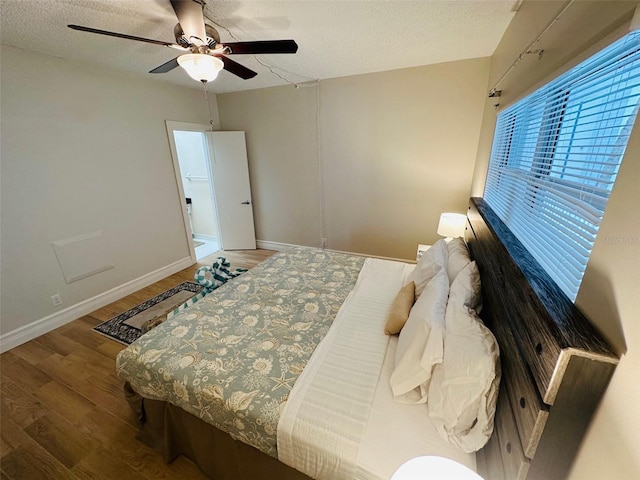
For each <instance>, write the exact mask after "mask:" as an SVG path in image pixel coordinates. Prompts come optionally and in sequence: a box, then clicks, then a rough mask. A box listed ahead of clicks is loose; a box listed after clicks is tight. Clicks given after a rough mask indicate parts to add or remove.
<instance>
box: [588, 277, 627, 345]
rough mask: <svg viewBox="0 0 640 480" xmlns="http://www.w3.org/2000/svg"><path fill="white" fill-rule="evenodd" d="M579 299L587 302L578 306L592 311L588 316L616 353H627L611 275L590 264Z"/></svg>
mask: <svg viewBox="0 0 640 480" xmlns="http://www.w3.org/2000/svg"><path fill="white" fill-rule="evenodd" d="M584 299H586V300H584ZM578 300H580V303H582V304H585V305H584V307H583V306H582V305H577V306H578V308H580V310H582V311H583V313H584V312H591V313H590V314H589V315H587V318H588V319H589V321H590V322H591V324H592V325H594V326H595V327H596V328H597V329H598V330H599V331H600V333H602V335H603V336H604V337H605V338H606V339H607V340H608V341H609V343H610V344H611V347H612V348H613V350H614V351H615V352H616V354H618V356H621V355H623V354H624V353H626V351H627V343H626V341H625V339H624V330H623V328H622V322H621V321H620V313H619V310H618V301H617V299H616V295H615V292H614V290H613V286H612V285H611V281H610V280H609V277H608V276H607V275H605V274H604V273H602V272H601V271H600V270H598V269H597V268H596V267H595V266H589V268H587V270H586V272H585V275H584V278H583V279H582V284H581V286H580V292H579V294H578ZM585 315H586V313H585Z"/></svg>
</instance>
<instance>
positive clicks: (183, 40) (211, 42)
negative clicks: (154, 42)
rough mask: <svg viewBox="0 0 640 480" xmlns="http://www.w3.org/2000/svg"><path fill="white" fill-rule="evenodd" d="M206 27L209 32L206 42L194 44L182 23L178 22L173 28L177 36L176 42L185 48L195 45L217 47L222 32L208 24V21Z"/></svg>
mask: <svg viewBox="0 0 640 480" xmlns="http://www.w3.org/2000/svg"><path fill="white" fill-rule="evenodd" d="M204 28H205V31H206V32H207V38H206V42H202V44H200V45H194V43H193V42H192V41H190V39H188V38H187V37H186V36H185V34H184V31H183V30H182V27H181V26H180V24H179V23H177V24H176V26H175V27H174V29H173V34H174V36H175V37H176V43H177V44H178V45H180V46H181V47H184V48H192V47H193V46H198V47H200V46H204V45H206V46H208V47H209V48H212V49H215V48H216V45H218V44H219V43H220V34H219V33H218V31H217V30H216V29H215V28H213V27H212V26H211V25H207V24H206V23H205V25H204Z"/></svg>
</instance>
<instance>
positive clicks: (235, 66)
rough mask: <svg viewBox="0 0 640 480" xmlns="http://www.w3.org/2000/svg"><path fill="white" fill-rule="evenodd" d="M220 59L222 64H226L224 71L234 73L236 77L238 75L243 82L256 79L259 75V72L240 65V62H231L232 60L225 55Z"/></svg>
mask: <svg viewBox="0 0 640 480" xmlns="http://www.w3.org/2000/svg"><path fill="white" fill-rule="evenodd" d="M218 58H219V59H220V60H222V62H223V63H224V69H225V70H226V71H227V72H229V73H233V74H234V75H237V76H238V77H240V78H242V79H243V80H248V79H250V78H253V77H255V76H256V75H257V74H258V73H257V72H254V71H253V70H251V69H249V68H247V67H245V66H244V65H240V64H239V63H238V62H236V61H234V60H231V59H230V58H228V57H225V56H224V55H220V56H219V57H218Z"/></svg>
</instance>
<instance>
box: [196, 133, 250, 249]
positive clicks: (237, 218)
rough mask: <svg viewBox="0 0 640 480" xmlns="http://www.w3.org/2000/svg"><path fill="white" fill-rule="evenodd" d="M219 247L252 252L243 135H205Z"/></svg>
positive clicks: (245, 151)
mask: <svg viewBox="0 0 640 480" xmlns="http://www.w3.org/2000/svg"><path fill="white" fill-rule="evenodd" d="M206 136H207V145H208V147H209V162H210V165H211V178H212V180H213V194H214V196H215V201H216V206H217V211H218V226H219V229H220V231H219V236H220V243H221V246H222V248H223V249H225V250H252V249H255V248H256V232H255V228H254V224H253V207H252V202H251V187H250V184H249V167H248V163H247V147H246V143H245V138H244V132H206Z"/></svg>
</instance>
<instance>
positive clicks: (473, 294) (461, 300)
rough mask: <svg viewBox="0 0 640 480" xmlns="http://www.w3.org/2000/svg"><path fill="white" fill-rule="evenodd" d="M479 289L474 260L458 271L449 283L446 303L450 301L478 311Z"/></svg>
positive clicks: (480, 301) (477, 272)
mask: <svg viewBox="0 0 640 480" xmlns="http://www.w3.org/2000/svg"><path fill="white" fill-rule="evenodd" d="M481 290H482V288H481V285H480V272H479V271H478V266H477V265H476V262H475V261H473V262H470V263H469V264H468V265H467V266H466V267H465V268H463V269H462V271H461V272H460V273H458V275H457V276H456V279H455V280H454V281H453V283H452V284H451V289H450V291H449V302H448V305H450V304H452V303H455V304H457V305H464V306H465V307H469V308H471V309H472V310H475V311H476V312H478V313H479V312H480V307H481V305H482V291H481ZM447 308H449V307H447Z"/></svg>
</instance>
